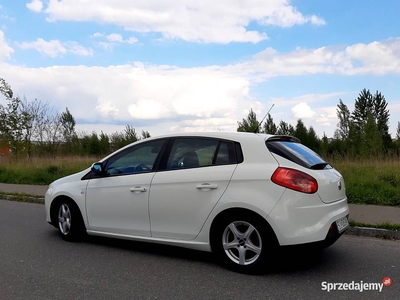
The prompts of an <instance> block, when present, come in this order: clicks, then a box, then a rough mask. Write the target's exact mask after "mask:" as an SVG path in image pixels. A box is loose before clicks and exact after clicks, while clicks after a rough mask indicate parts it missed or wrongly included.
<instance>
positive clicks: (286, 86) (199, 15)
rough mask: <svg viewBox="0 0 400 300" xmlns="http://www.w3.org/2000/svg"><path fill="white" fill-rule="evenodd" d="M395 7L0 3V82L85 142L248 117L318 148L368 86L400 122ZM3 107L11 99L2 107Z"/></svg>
mask: <svg viewBox="0 0 400 300" xmlns="http://www.w3.org/2000/svg"><path fill="white" fill-rule="evenodd" d="M399 11H400V1H397V0H387V1H380V2H378V1H372V0H364V1H361V0H354V1H343V0H337V1H319V0H309V1H305V0H295V1H289V0H270V1H265V0H242V1H241V0H235V1H234V0H219V1H208V0H203V1H193V0H170V1H165V0H149V1H142V0H113V1H109V0H86V1H82V0H44V1H40V0H13V1H10V0H8V1H4V0H3V1H1V0H0V67H1V70H2V72H1V73H0V77H2V78H4V79H5V80H6V81H7V82H8V83H9V84H10V85H11V86H12V88H13V90H14V93H15V94H17V95H20V96H26V98H27V99H28V100H33V99H35V98H37V99H39V100H41V101H42V102H48V103H49V105H50V106H51V107H54V110H55V111H58V112H61V111H64V110H65V107H68V109H69V110H70V111H71V113H72V115H73V116H74V117H75V119H76V120H77V129H78V130H79V131H85V132H89V133H90V132H92V131H96V132H98V133H100V131H103V132H107V133H112V132H115V131H121V130H123V128H124V127H125V125H126V124H130V125H132V126H133V127H135V128H136V129H137V130H139V131H140V130H142V129H143V130H148V131H149V132H150V133H151V134H152V135H158V134H163V133H168V132H174V131H179V132H181V131H205V130H206V131H216V130H224V131H234V130H236V128H237V121H240V120H241V119H242V118H244V117H246V116H247V113H248V111H249V110H250V108H252V109H253V110H255V111H256V113H257V115H258V117H259V119H262V117H263V116H264V114H265V113H266V112H267V111H268V109H269V108H270V107H271V105H272V104H275V105H274V108H273V109H272V111H271V115H272V117H273V118H274V121H275V123H276V124H278V123H279V121H280V120H284V121H285V122H288V123H291V124H293V125H295V124H296V120H297V119H299V118H301V119H302V120H303V122H304V123H305V124H306V125H307V126H313V127H314V129H315V130H316V132H317V133H318V135H319V136H322V134H323V133H324V132H325V133H326V134H327V135H328V136H332V135H333V133H334V130H335V129H336V124H337V117H336V105H337V104H338V103H339V99H342V100H343V102H344V103H345V104H347V105H348V107H349V108H350V110H352V109H353V104H354V100H355V99H356V98H357V96H358V94H359V92H360V91H361V90H362V89H363V88H367V89H370V90H371V91H372V92H375V91H376V90H379V91H380V92H381V93H382V94H383V95H384V96H385V97H386V100H387V101H388V103H389V106H388V108H389V110H390V114H391V117H390V132H391V133H392V135H394V134H395V132H396V128H397V124H398V122H399V121H400V89H399V88H398V87H399V86H400V84H399V79H400V78H399V77H400V76H399V74H400V21H399V18H398V12H399ZM3 101H4V100H3Z"/></svg>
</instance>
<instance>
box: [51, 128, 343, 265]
mask: <svg viewBox="0 0 400 300" xmlns="http://www.w3.org/2000/svg"><path fill="white" fill-rule="evenodd" d="M45 204H46V219H47V221H48V222H49V223H50V224H52V225H54V226H55V227H57V228H58V229H59V232H60V234H61V236H62V237H63V238H64V239H65V240H68V241H73V240H78V239H81V238H82V237H83V236H84V235H85V234H86V233H87V234H89V235H98V236H105V237H113V238H121V239H131V240H138V241H146V242H155V243H162V244H169V245H175V246H181V247H187V248H192V249H197V250H203V251H213V252H215V253H216V255H218V256H219V258H220V259H221V261H223V262H224V264H225V265H226V266H228V267H229V268H231V269H234V270H236V271H239V272H254V271H258V270H260V269H263V266H265V262H266V261H267V260H268V259H269V258H270V253H271V252H272V251H274V250H276V249H278V247H279V246H289V245H304V244H311V245H322V246H329V245H330V244H332V243H333V242H335V241H336V240H337V239H338V238H339V237H340V235H341V234H342V233H343V232H344V231H345V230H346V229H347V228H348V226H349V223H348V214H349V207H348V205H347V197H346V192H345V185H344V181H343V177H342V176H341V175H340V173H339V172H337V171H336V170H335V169H334V168H332V167H331V166H330V165H329V164H328V163H327V162H325V161H324V160H323V159H322V158H321V157H320V156H318V155H317V154H316V153H315V152H313V151H311V150H310V149H309V148H307V147H305V146H304V145H302V144H301V143H300V141H299V140H298V139H296V138H294V137H289V136H276V135H266V134H254V133H238V132H232V133H228V132H218V133H190V134H175V135H166V136H160V137H153V138H148V139H144V140H141V141H138V142H136V143H133V144H130V145H128V146H126V147H124V148H122V149H120V150H118V151H116V152H115V153H112V154H111V155H109V156H107V157H105V158H104V159H102V160H101V161H100V162H97V163H94V164H93V166H92V167H91V168H89V169H87V170H84V171H82V172H80V173H77V174H74V175H71V176H67V177H64V178H61V179H59V180H56V181H55V182H53V183H52V184H51V185H50V186H49V189H48V191H47V193H46V199H45Z"/></svg>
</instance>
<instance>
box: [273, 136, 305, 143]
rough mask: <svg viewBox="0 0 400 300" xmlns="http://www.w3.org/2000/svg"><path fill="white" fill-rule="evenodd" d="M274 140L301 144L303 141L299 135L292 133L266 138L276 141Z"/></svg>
mask: <svg viewBox="0 0 400 300" xmlns="http://www.w3.org/2000/svg"><path fill="white" fill-rule="evenodd" d="M274 141H282V142H293V143H300V144H301V141H300V140H299V139H298V138H297V137H294V136H290V135H272V136H270V137H268V138H267V139H266V142H274Z"/></svg>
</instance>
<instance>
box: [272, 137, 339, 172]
mask: <svg viewBox="0 0 400 300" xmlns="http://www.w3.org/2000/svg"><path fill="white" fill-rule="evenodd" d="M266 145H267V148H268V150H269V151H271V152H272V153H274V154H276V155H279V156H282V157H284V158H286V159H288V160H290V161H292V162H294V163H296V164H298V165H300V166H303V167H305V168H309V169H314V170H322V169H330V168H332V167H331V166H330V165H329V164H328V163H327V162H325V161H324V160H323V159H322V158H321V157H320V156H319V155H318V154H317V153H315V152H314V151H312V150H311V149H309V148H307V147H306V146H304V145H302V144H300V143H296V142H290V141H276V140H275V141H267V142H266Z"/></svg>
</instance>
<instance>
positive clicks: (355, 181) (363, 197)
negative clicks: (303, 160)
mask: <svg viewBox="0 0 400 300" xmlns="http://www.w3.org/2000/svg"><path fill="white" fill-rule="evenodd" d="M333 165H334V167H335V168H336V169H337V170H338V171H339V172H340V173H341V174H342V175H343V177H344V180H345V183H346V194H347V197H348V199H349V203H356V204H375V205H389V206H400V161H396V160H393V161H369V162H357V163H356V162H341V163H334V164H333Z"/></svg>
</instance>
